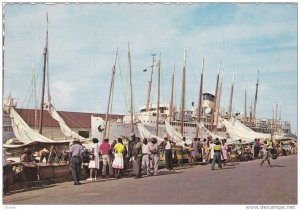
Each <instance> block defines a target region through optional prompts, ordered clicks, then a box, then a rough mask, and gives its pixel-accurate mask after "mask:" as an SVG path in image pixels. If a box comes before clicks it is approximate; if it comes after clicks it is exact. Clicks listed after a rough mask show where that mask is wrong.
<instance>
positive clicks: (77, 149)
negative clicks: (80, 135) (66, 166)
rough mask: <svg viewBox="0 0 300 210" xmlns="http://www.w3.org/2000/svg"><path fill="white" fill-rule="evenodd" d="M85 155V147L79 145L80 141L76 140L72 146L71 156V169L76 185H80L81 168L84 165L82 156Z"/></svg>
mask: <svg viewBox="0 0 300 210" xmlns="http://www.w3.org/2000/svg"><path fill="white" fill-rule="evenodd" d="M83 153H84V149H83V147H82V146H81V145H80V144H79V140H78V139H75V140H74V143H73V145H72V146H70V149H69V154H70V155H71V159H70V169H71V173H72V176H73V179H74V185H80V184H81V183H80V182H79V179H80V168H81V163H82V154H83Z"/></svg>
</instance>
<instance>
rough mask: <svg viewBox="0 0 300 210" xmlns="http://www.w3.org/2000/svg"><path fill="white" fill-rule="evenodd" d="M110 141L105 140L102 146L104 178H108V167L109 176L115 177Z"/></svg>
mask: <svg viewBox="0 0 300 210" xmlns="http://www.w3.org/2000/svg"><path fill="white" fill-rule="evenodd" d="M108 142H109V139H108V138H105V139H104V140H103V142H102V144H101V145H100V153H101V155H102V161H103V168H102V177H106V168H107V165H108V168H109V175H110V176H114V172H113V168H112V160H111V155H110V145H109V143H108Z"/></svg>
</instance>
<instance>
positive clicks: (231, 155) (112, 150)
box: [21, 133, 297, 185]
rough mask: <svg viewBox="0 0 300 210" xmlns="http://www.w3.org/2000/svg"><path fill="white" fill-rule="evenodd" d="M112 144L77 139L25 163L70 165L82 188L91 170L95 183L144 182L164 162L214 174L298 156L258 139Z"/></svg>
mask: <svg viewBox="0 0 300 210" xmlns="http://www.w3.org/2000/svg"><path fill="white" fill-rule="evenodd" d="M124 140H125V141H124ZM123 141H124V142H123ZM183 141H185V138H184V139H183ZM109 142H110V141H109V139H108V138H105V139H104V140H103V141H102V142H101V143H100V142H99V140H98V139H96V138H94V139H93V146H92V148H91V149H90V150H88V149H86V148H85V147H84V146H83V145H82V144H81V143H80V141H79V140H76V139H75V140H74V141H73V143H72V144H71V145H69V147H65V148H64V149H63V152H59V151H58V149H57V148H56V147H55V146H51V147H50V149H49V150H48V149H46V148H44V149H42V150H41V151H39V157H40V159H39V160H37V158H36V156H37V155H36V153H33V152H31V151H30V150H29V149H28V148H26V149H25V150H24V151H23V152H22V155H21V162H40V163H41V164H46V165H47V164H55V163H62V162H63V163H69V166H70V171H71V173H72V177H73V180H74V185H80V184H81V183H80V173H81V170H82V169H86V170H87V173H86V174H89V178H88V179H87V180H89V181H94V180H96V179H97V178H98V177H100V176H101V177H102V178H105V177H107V176H110V177H115V178H121V177H122V176H123V175H124V174H125V173H129V174H131V175H133V176H134V177H135V178H141V177H142V174H144V175H145V176H151V175H153V176H157V175H158V170H159V165H161V164H160V163H161V162H160V161H164V163H165V168H166V169H167V170H169V171H172V172H174V170H173V164H177V165H181V166H183V165H187V166H193V165H194V164H196V163H197V164H199V163H201V164H204V165H205V164H211V166H210V168H211V170H215V165H216V164H218V168H219V169H222V167H224V166H225V165H226V163H227V162H230V161H247V160H252V159H262V161H261V164H260V165H261V166H262V165H263V164H264V162H265V161H266V162H267V163H268V164H269V166H270V167H272V165H271V162H270V158H273V159H276V158H277V157H278V156H282V155H289V154H295V153H297V144H296V143H295V142H289V143H288V147H286V145H287V143H286V142H283V141H282V142H277V143H275V144H274V142H273V141H271V140H270V139H269V140H264V141H263V142H261V141H260V139H255V141H254V143H242V140H240V141H237V142H235V143H230V144H227V142H226V139H221V140H220V139H218V138H216V139H212V137H211V136H208V137H207V139H200V138H194V139H193V141H192V143H191V144H190V145H188V144H184V145H182V144H180V145H176V143H175V142H173V141H172V140H170V139H169V138H168V136H167V135H165V136H164V141H163V142H160V143H158V141H157V139H156V138H150V139H146V138H144V139H142V140H141V139H140V137H136V136H135V134H134V133H132V134H131V135H130V137H129V138H126V139H122V138H118V139H117V140H113V141H112V143H109ZM99 174H100V176H99Z"/></svg>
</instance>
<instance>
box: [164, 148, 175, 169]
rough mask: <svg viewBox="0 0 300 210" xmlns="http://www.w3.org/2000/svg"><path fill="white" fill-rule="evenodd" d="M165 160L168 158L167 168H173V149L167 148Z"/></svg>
mask: <svg viewBox="0 0 300 210" xmlns="http://www.w3.org/2000/svg"><path fill="white" fill-rule="evenodd" d="M165 160H166V168H167V169H169V170H173V159H172V150H171V149H166V150H165Z"/></svg>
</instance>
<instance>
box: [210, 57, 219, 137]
mask: <svg viewBox="0 0 300 210" xmlns="http://www.w3.org/2000/svg"><path fill="white" fill-rule="evenodd" d="M220 68H221V61H220V63H219V67H218V75H217V83H216V89H215V100H214V109H213V110H212V119H211V130H212V131H213V130H214V121H215V112H216V106H217V98H218V87H219V79H220Z"/></svg>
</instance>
